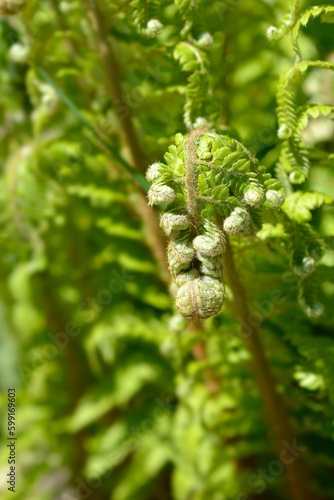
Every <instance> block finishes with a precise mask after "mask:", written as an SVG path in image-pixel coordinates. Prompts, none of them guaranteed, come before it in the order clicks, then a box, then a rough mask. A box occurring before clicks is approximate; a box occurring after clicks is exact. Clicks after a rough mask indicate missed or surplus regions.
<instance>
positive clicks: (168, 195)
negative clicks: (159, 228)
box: [148, 184, 176, 205]
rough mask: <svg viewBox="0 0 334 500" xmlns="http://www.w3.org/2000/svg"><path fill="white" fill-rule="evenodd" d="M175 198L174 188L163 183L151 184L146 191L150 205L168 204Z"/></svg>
mask: <svg viewBox="0 0 334 500" xmlns="http://www.w3.org/2000/svg"><path fill="white" fill-rule="evenodd" d="M175 198H176V194H175V191H174V189H172V188H171V187H169V186H166V185H165V184H153V186H152V187H151V188H150V189H149V191H148V199H149V204H150V205H170V204H171V203H172V202H173V201H174V200H175Z"/></svg>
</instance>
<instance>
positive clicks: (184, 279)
mask: <svg viewBox="0 0 334 500" xmlns="http://www.w3.org/2000/svg"><path fill="white" fill-rule="evenodd" d="M198 277H199V271H198V270H197V269H195V268H192V269H189V271H186V272H184V273H179V274H178V275H177V276H176V278H175V282H176V284H177V286H178V287H180V286H182V285H184V284H185V283H188V282H189V281H192V280H194V279H195V278H198Z"/></svg>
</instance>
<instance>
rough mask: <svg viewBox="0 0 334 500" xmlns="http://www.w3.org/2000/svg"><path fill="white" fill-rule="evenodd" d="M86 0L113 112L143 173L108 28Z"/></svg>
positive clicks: (91, 1) (144, 162)
mask: <svg viewBox="0 0 334 500" xmlns="http://www.w3.org/2000/svg"><path fill="white" fill-rule="evenodd" d="M87 1H88V6H89V13H90V17H91V21H92V24H93V27H94V30H95V32H96V35H97V43H98V48H99V52H100V56H101V59H102V60H103V62H104V66H105V71H106V75H107V85H108V88H109V92H110V95H111V97H112V99H113V101H114V104H115V113H116V115H117V117H118V120H119V123H120V127H121V132H122V136H123V139H124V142H125V144H126V145H127V147H128V148H129V151H130V155H131V160H132V164H133V165H134V166H135V168H136V170H138V172H140V173H142V174H144V173H145V171H146V167H147V160H146V157H145V155H144V154H143V152H142V150H141V147H140V144H139V141H138V136H137V133H136V130H135V127H134V125H133V119H132V112H131V109H130V107H129V105H128V104H127V103H126V99H125V96H124V94H123V90H122V85H121V77H120V68H119V65H118V62H117V60H116V58H115V54H114V51H113V47H112V45H111V43H110V42H109V40H108V37H109V33H108V29H107V27H106V24H105V21H104V18H103V15H102V13H101V11H100V8H99V6H98V4H97V2H96V0H87Z"/></svg>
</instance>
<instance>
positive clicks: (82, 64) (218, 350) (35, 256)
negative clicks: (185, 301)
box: [0, 0, 334, 500]
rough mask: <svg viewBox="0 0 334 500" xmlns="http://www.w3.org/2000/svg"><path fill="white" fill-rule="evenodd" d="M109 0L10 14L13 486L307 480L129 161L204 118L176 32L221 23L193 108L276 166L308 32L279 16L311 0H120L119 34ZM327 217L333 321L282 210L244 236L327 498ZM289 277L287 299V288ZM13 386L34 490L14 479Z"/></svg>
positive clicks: (111, 491)
mask: <svg viewBox="0 0 334 500" xmlns="http://www.w3.org/2000/svg"><path fill="white" fill-rule="evenodd" d="M7 3H8V1H7ZM9 3H11V2H9ZM12 3H15V2H12ZM18 3H20V2H18ZM21 3H24V2H21ZM94 4H95V5H96V2H91V1H87V2H85V1H76V0H71V1H61V2H59V1H57V0H54V1H53V0H50V1H47V0H43V1H37V0H28V1H27V2H25V3H24V6H23V9H22V10H20V12H19V13H18V14H17V15H9V16H8V15H3V16H2V17H1V21H0V67H1V73H0V116H1V122H0V137H1V144H0V159H1V178H0V183H1V194H0V197H1V216H0V218H1V219H0V220H1V233H0V238H1V240H0V241H1V261H0V273H1V276H0V277H1V279H0V322H1V324H0V331H1V334H0V388H1V396H0V403H1V407H0V412H1V429H0V433H1V434H0V445H1V446H0V492H1V493H0V494H1V498H3V499H4V500H6V499H9V498H12V496H13V495H15V497H16V498H18V499H20V500H21V499H22V500H23V499H24V500H74V499H77V500H82V499H88V498H90V499H92V500H108V499H114V500H144V499H145V500H155V499H158V500H165V499H166V500H167V499H176V500H202V499H203V500H204V499H205V500H247V499H253V500H254V499H255V498H256V499H266V500H271V499H273V500H275V499H277V500H279V499H286V498H288V494H287V491H286V486H285V483H284V473H279V474H276V475H275V474H272V473H271V474H269V478H270V480H265V479H263V477H262V478H261V477H260V476H259V474H258V472H257V471H258V470H259V468H262V469H265V470H268V466H269V465H270V464H271V463H272V461H273V460H275V458H276V455H275V452H274V448H273V445H272V442H271V440H270V435H271V432H270V429H269V428H268V426H267V423H266V420H265V417H264V415H263V403H262V399H261V396H260V394H259V390H258V387H257V386H256V384H255V383H254V378H253V375H252V371H251V370H250V367H249V353H248V351H247V350H246V349H245V346H244V344H243V341H242V339H241V338H240V336H238V331H239V329H240V326H239V324H238V321H237V319H236V318H235V316H234V313H233V310H232V304H231V302H232V301H231V298H232V295H231V292H230V290H229V289H228V290H227V302H226V304H225V305H224V307H223V310H222V312H221V313H220V314H219V315H218V316H217V317H215V318H211V319H210V320H208V321H207V322H206V323H205V326H204V328H203V331H200V332H197V333H196V335H192V334H191V333H190V332H189V331H188V330H187V328H186V325H185V323H184V322H183V321H181V320H180V318H178V317H177V316H176V313H175V310H174V307H173V303H172V300H171V298H170V295H169V286H168V284H167V280H168V277H167V275H166V270H165V269H164V265H163V262H162V260H161V259H160V258H159V255H158V252H157V245H156V241H155V239H154V232H153V233H152V227H155V225H156V224H157V223H156V213H155V212H153V210H151V209H147V208H145V206H146V205H145V194H144V193H143V191H142V190H141V188H140V186H139V185H138V182H137V181H136V179H135V178H134V177H133V175H132V173H131V172H130V171H129V169H128V168H127V167H126V165H128V164H130V165H132V166H133V167H135V168H136V169H137V170H139V171H140V172H141V174H143V173H144V171H145V168H146V166H148V165H149V164H150V163H153V162H154V161H159V160H163V155H164V153H165V151H166V150H167V148H168V145H169V144H171V143H172V142H173V141H174V135H175V134H176V133H177V132H182V133H184V132H185V125H184V122H183V113H184V109H183V108H184V104H185V97H186V95H187V90H186V88H187V87H186V85H187V78H188V76H189V74H187V73H184V72H182V71H181V69H180V66H179V64H178V61H176V60H175V59H174V58H173V50H174V48H175V45H176V44H177V43H178V42H179V41H180V40H183V39H185V38H186V37H188V36H191V37H192V38H193V39H194V40H199V39H200V37H201V34H203V33H210V34H211V36H212V38H213V43H212V44H210V43H209V44H208V45H207V46H205V43H204V45H203V44H202V47H201V48H202V50H203V53H205V54H206V59H207V61H206V64H207V66H206V70H207V72H206V73H205V78H204V79H203V88H202V91H201V93H200V94H199V95H198V96H197V101H196V103H195V104H193V108H192V112H193V113H194V114H193V117H192V118H194V119H195V118H196V117H201V116H204V117H206V118H207V119H208V120H209V122H210V123H214V125H215V128H216V131H218V132H219V131H221V132H227V133H229V134H230V135H232V136H234V137H238V138H239V139H240V140H242V141H243V143H244V144H245V146H246V147H247V148H248V149H249V150H250V151H251V153H252V154H254V155H256V156H257V157H258V158H259V159H260V160H261V162H262V163H263V164H264V165H265V166H266V167H267V168H268V169H269V170H270V171H271V172H272V173H273V174H274V167H275V164H276V162H277V158H278V155H279V150H280V141H279V139H278V138H277V117H276V97H275V94H276V89H277V85H278V80H279V77H280V75H281V74H282V73H283V72H284V71H285V70H286V69H288V68H289V67H291V66H292V65H293V62H294V56H293V50H292V45H291V40H290V37H289V36H287V37H285V38H284V39H283V40H282V41H280V42H277V43H273V42H269V41H268V39H267V37H266V31H267V29H268V27H269V26H271V25H278V24H279V23H280V22H281V20H282V18H283V16H284V15H285V14H286V13H287V12H288V11H289V8H290V3H289V2H288V1H287V0H284V1H283V0H282V1H274V0H266V1H265V0H261V1H258V0H257V1H255V0H249V1H246V0H228V1H225V0H214V1H212V2H204V1H198V2H192V1H191V0H189V1H180V0H178V1H175V3H174V2H172V1H162V2H160V1H153V2H151V1H149V2H141V1H132V2H131V1H130V2H129V1H125V0H123V1H122V2H121V1H119V2H117V1H115V2H114V1H108V0H101V1H99V2H98V7H99V11H100V13H102V14H101V19H100V21H101V20H102V25H103V28H104V31H102V32H101V30H100V31H99V32H96V30H95V29H94V26H95V25H96V17H94ZM0 5H1V6H2V8H3V10H4V8H5V6H6V2H3V1H2V2H0ZM92 5H93V7H92ZM312 5H313V2H302V5H301V7H302V9H303V10H304V9H306V8H307V7H309V6H312ZM95 16H96V11H95ZM152 19H158V20H159V22H160V23H161V26H156V31H155V28H154V29H151V31H150V30H148V28H147V22H148V21H149V20H152ZM328 20H330V19H327V21H328ZM104 44H107V47H109V49H108V50H109V51H111V52H110V53H109V56H110V54H113V63H112V65H111V67H110V66H109V67H108V62H106V60H105V58H104V54H105V52H104V51H105V45H104ZM300 46H301V49H302V53H303V56H304V58H305V59H314V60H316V59H322V60H327V61H332V62H334V36H333V24H332V23H330V22H326V23H322V22H321V19H320V18H317V19H315V20H311V21H310V23H309V24H308V26H307V29H302V31H301V35H300ZM116 69H117V71H116ZM115 89H116V90H115ZM333 90H334V84H333V72H331V71H330V70H319V69H314V70H312V71H309V72H308V73H307V75H306V78H305V79H304V80H303V83H302V85H301V86H298V88H297V89H296V101H297V102H298V103H299V104H303V103H311V102H314V103H323V104H328V105H334V93H333ZM332 116H333V115H330V116H329V117H327V118H318V119H314V120H310V123H309V125H308V127H307V128H306V130H305V132H304V140H305V142H306V143H307V144H308V145H309V146H310V147H311V148H318V149H321V150H322V151H325V152H327V153H328V154H329V155H330V154H332V155H333V153H334V126H333V120H332V119H331V118H332ZM87 124H89V125H87ZM124 124H125V125H124ZM129 124H130V125H131V124H132V126H133V136H132V138H134V142H131V141H130V142H129V137H131V136H129V129H128V130H127V129H126V128H127V127H129V126H130V125H129ZM313 151H314V153H313V157H312V169H311V174H310V177H309V179H308V180H307V181H306V183H305V185H304V186H302V189H306V190H308V191H318V192H320V193H323V194H326V195H328V196H332V195H333V189H334V177H333V156H329V157H328V158H330V159H329V160H324V158H323V157H320V156H317V152H316V149H314V150H313ZM312 216H313V218H312V220H311V222H310V224H311V225H312V226H313V227H314V228H315V229H317V230H318V231H319V233H320V234H321V236H322V237H323V238H324V240H325V241H326V243H327V250H326V253H325V255H324V257H323V258H322V260H321V261H320V265H319V270H318V275H317V278H314V279H317V280H318V292H317V294H318V295H317V299H318V300H319V302H321V303H322V304H323V306H324V311H325V312H324V314H323V315H322V316H320V317H319V318H309V317H307V315H305V314H304V312H303V311H302V310H301V308H300V307H299V305H298V291H297V290H296V287H297V285H296V281H293V280H294V279H295V280H296V278H295V277H293V276H292V275H291V271H290V267H289V255H288V252H287V250H286V247H285V245H284V238H285V236H286V235H284V229H282V227H281V226H279V225H278V226H275V228H273V226H272V225H270V221H267V225H265V226H264V228H263V229H262V231H261V233H260V234H259V235H258V237H257V238H255V239H253V240H245V241H244V240H243V239H242V238H235V241H234V247H235V254H236V258H237V263H238V267H239V270H240V275H241V277H242V280H243V283H244V285H245V287H246V290H247V291H248V294H249V297H250V304H251V306H252V308H253V309H254V310H257V311H258V312H259V313H260V316H261V315H262V317H261V339H262V342H263V346H264V349H265V352H266V355H267V357H268V359H269V362H270V366H271V369H272V371H273V373H274V374H275V376H276V378H277V379H278V381H279V385H278V389H279V392H280V393H281V394H282V397H283V398H284V399H285V400H286V401H287V404H288V406H289V408H290V416H291V419H292V420H293V422H294V425H295V427H296V429H297V430H298V435H300V436H302V440H303V443H304V444H305V446H306V447H307V451H306V452H305V455H306V457H307V460H308V461H309V463H310V466H311V469H312V474H313V477H314V482H315V484H316V485H317V489H318V491H319V492H320V493H321V494H322V497H321V498H327V499H331V498H334V482H333V477H332V476H333V471H334V458H333V457H334V433H333V427H332V422H333V402H334V392H333V387H334V363H333V362H334V343H333V339H334V334H333V319H334V316H333V313H334V310H333V295H334V285H333V271H332V270H333V266H334V246H333V236H334V217H333V207H332V205H331V204H330V203H328V204H327V205H324V206H323V207H319V208H316V209H315V210H313V212H312ZM152 221H153V222H152ZM275 230H276V233H275ZM289 273H290V274H289ZM291 280H292V281H291ZM297 282H298V279H297ZM297 284H298V283H297ZM273 290H281V291H282V293H283V300H282V301H281V302H280V303H279V304H272V303H271V304H269V306H270V307H269V306H268V299H270V294H271V292H272V291H273ZM204 345H205V349H206V354H205V356H203V352H202V351H203V349H204V347H203V346H204ZM194 346H197V350H196V347H195V349H194ZM198 346H199V347H200V350H202V351H201V352H200V355H196V353H197V354H198ZM208 370H210V372H208ZM208 373H209V375H208ZM212 373H214V380H211V379H210V377H211V375H210V374H212ZM217 384H218V385H217ZM10 387H14V388H15V389H16V400H17V406H16V418H17V420H16V426H17V437H18V441H17V464H16V473H17V484H16V490H17V491H16V493H15V494H13V493H12V492H10V491H8V490H7V485H6V474H7V472H8V464H7V458H8V449H7V448H6V439H7V390H8V388H10ZM254 473H255V474H256V481H255V482H254V481H253V483H252V481H250V475H251V474H254ZM295 498H296V499H297V498H299V497H298V496H296V497H295Z"/></svg>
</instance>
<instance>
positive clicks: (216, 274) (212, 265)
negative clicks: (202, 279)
mask: <svg viewBox="0 0 334 500" xmlns="http://www.w3.org/2000/svg"><path fill="white" fill-rule="evenodd" d="M199 260H200V262H201V264H202V265H201V267H200V271H201V274H202V275H204V276H209V277H210V278H216V279H218V280H220V281H222V280H223V259H222V257H221V255H217V256H216V257H203V256H201V257H200V258H199Z"/></svg>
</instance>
